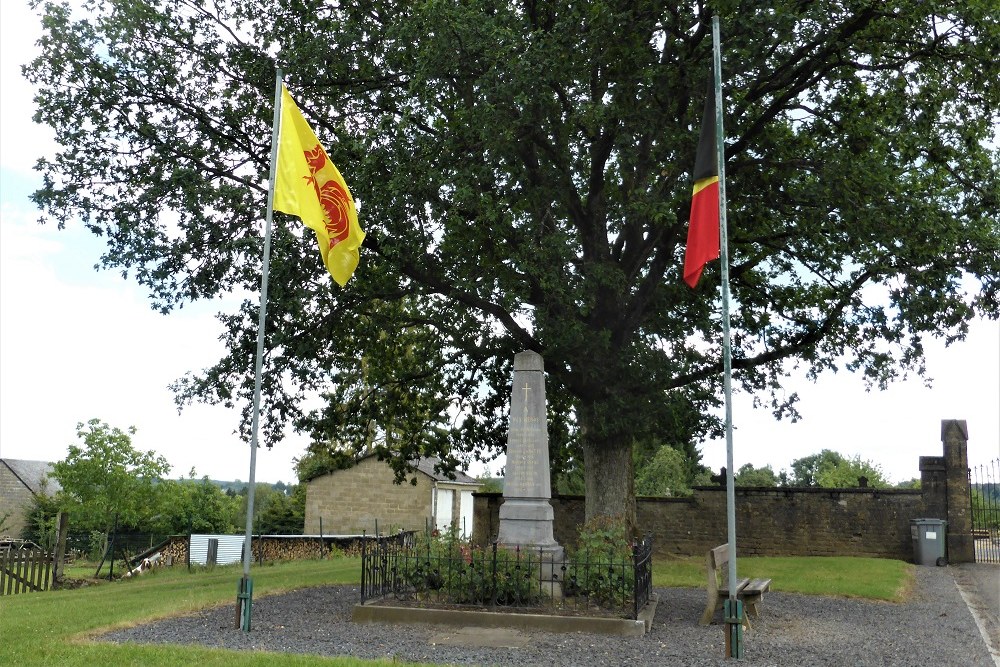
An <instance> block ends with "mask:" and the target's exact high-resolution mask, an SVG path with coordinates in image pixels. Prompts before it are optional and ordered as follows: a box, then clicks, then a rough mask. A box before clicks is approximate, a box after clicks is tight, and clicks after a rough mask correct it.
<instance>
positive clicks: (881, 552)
mask: <svg viewBox="0 0 1000 667" xmlns="http://www.w3.org/2000/svg"><path fill="white" fill-rule="evenodd" d="M942 440H943V444H944V453H945V455H944V456H940V457H921V458H920V470H921V489H919V490H897V489H870V488H854V489H820V488H792V487H788V488H737V489H736V536H737V543H738V544H739V549H740V553H741V554H744V555H760V556H872V557H879V558H898V559H901V560H911V559H912V557H913V542H912V537H911V533H910V521H911V519H917V518H935V519H945V520H947V521H948V557H949V560H951V561H952V562H968V561H971V560H973V554H972V551H971V548H969V545H971V543H972V537H971V531H972V528H971V521H970V520H969V508H968V505H969V502H970V501H969V486H968V459H967V456H968V455H967V451H966V441H967V429H966V427H965V422H964V421H959V420H947V421H945V422H943V423H942ZM502 502H503V497H502V495H501V494H485V493H480V494H476V495H475V528H474V531H473V540H474V541H476V542H478V543H481V544H482V543H486V542H488V541H490V540H492V539H494V538H495V536H496V530H497V525H498V518H497V516H498V511H499V507H500V505H501V504H502ZM636 505H637V507H636V518H637V522H638V526H639V529H640V530H642V531H644V532H645V531H649V532H651V533H652V535H653V540H654V546H655V548H656V550H657V552H658V553H660V554H661V555H662V554H673V555H679V556H701V555H703V554H704V553H705V552H706V551H707V550H708V549H710V548H712V547H714V546H717V545H719V544H723V543H725V542H726V490H725V488H724V487H698V488H696V489H695V490H694V494H693V495H692V496H691V497H688V498H640V499H638V501H637V503H636ZM552 506H553V509H554V511H555V519H554V526H553V528H554V534H555V538H556V540H558V542H559V543H560V544H562V545H564V546H565V545H572V544H575V543H576V537H577V530H578V528H579V526H580V525H581V524H582V523H583V522H584V499H583V497H582V496H557V497H555V498H553V499H552Z"/></svg>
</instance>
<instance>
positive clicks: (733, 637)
mask: <svg viewBox="0 0 1000 667" xmlns="http://www.w3.org/2000/svg"><path fill="white" fill-rule="evenodd" d="M733 605H735V607H736V608H735V610H734V609H733ZM733 611H735V613H732V612H733ZM722 616H723V620H725V622H726V625H725V628H726V657H727V658H733V659H736V660H742V659H743V602H742V601H741V600H726V601H725V602H724V603H723V605H722Z"/></svg>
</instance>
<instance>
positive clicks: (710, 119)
mask: <svg viewBox="0 0 1000 667" xmlns="http://www.w3.org/2000/svg"><path fill="white" fill-rule="evenodd" d="M715 132H716V129H715V87H714V86H713V85H712V81H711V78H710V79H709V93H708V96H707V97H706V99H705V110H704V112H703V113H702V117H701V134H700V135H699V137H698V152H697V153H696V154H695V161H694V174H693V175H694V192H693V193H692V196H691V217H690V218H689V221H688V237H687V249H686V250H685V251H684V282H686V283H687V284H688V285H690V286H691V287H692V288H693V287H695V286H696V285H697V284H698V279H699V278H701V272H702V269H704V268H705V264H707V263H708V262H711V261H712V260H714V259H718V258H719V165H718V162H717V156H716V137H715Z"/></svg>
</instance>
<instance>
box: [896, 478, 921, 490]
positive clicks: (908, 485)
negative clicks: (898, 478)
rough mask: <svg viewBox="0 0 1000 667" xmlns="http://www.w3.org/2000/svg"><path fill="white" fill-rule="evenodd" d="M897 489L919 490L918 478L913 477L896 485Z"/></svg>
mask: <svg viewBox="0 0 1000 667" xmlns="http://www.w3.org/2000/svg"><path fill="white" fill-rule="evenodd" d="M896 488H897V489H919V488H920V478H919V477H913V478H911V479H908V480H906V481H903V482H900V483H899V484H897V485H896Z"/></svg>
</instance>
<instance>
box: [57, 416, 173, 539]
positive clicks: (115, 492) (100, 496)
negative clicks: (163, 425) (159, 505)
mask: <svg viewBox="0 0 1000 667" xmlns="http://www.w3.org/2000/svg"><path fill="white" fill-rule="evenodd" d="M132 435H135V428H130V429H129V430H128V432H125V431H122V430H120V429H118V428H112V427H111V426H109V425H108V424H106V423H103V422H101V421H100V420H99V419H91V420H90V421H89V422H87V424H82V423H81V424H77V437H79V438H80V439H81V440H82V441H83V443H82V444H83V446H82V447H80V446H77V445H70V447H69V454H68V455H67V456H66V458H65V459H64V460H62V461H59V462H57V463H55V464H54V465H53V471H52V475H51V476H52V477H53V478H55V479H56V480H58V482H59V484H60V486H62V490H61V491H60V492H59V494H58V496H57V498H58V504H59V507H60V509H61V510H62V511H64V512H69V513H70V517H71V521H72V523H73V527H74V530H99V531H101V532H103V533H105V534H107V533H108V532H110V531H111V529H112V528H113V527H114V526H115V524H116V522H117V524H118V526H119V527H123V528H124V527H138V526H140V525H143V524H146V523H148V522H149V521H150V519H151V517H152V516H153V514H154V511H155V510H154V507H155V498H156V486H157V483H158V482H159V481H160V479H161V477H162V476H163V475H165V474H167V472H169V471H170V465H169V464H168V463H167V460H166V459H165V458H163V457H162V456H158V455H157V454H156V453H155V452H153V451H147V452H140V451H138V450H136V449H134V448H133V447H132V439H131V436H132Z"/></svg>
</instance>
